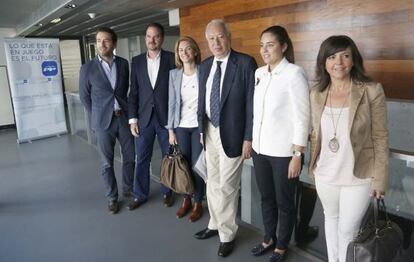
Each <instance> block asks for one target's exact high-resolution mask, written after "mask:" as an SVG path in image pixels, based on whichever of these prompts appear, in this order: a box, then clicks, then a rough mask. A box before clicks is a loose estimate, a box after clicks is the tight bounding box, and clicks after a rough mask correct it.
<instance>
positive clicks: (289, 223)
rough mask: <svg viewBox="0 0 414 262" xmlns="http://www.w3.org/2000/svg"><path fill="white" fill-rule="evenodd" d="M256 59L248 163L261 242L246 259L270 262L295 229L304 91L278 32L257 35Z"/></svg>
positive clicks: (305, 119)
mask: <svg viewBox="0 0 414 262" xmlns="http://www.w3.org/2000/svg"><path fill="white" fill-rule="evenodd" d="M260 54H261V56H262V58H263V61H264V63H265V64H266V65H264V66H262V67H260V68H258V69H257V70H256V73H255V79H256V86H255V90H254V102H253V141H252V144H253V154H252V157H253V164H254V169H255V174H256V182H257V185H258V187H259V191H260V194H261V201H262V216H263V224H264V228H265V236H264V240H263V242H261V243H260V244H258V245H257V246H255V247H254V248H253V249H252V250H251V253H252V255H254V256H260V255H262V254H264V253H265V252H266V251H268V250H271V249H273V253H272V255H271V257H270V261H271V262H276V261H282V260H283V259H284V258H285V255H286V251H287V247H288V244H289V241H290V237H291V235H292V231H293V227H294V225H295V219H296V209H295V191H296V186H297V183H298V176H299V174H300V171H301V167H302V161H303V157H302V156H303V152H304V149H305V146H306V144H307V139H308V126H309V118H310V112H309V111H310V107H309V87H308V82H307V79H306V76H305V72H304V71H303V69H302V68H301V67H299V66H297V65H295V64H293V63H294V55H293V46H292V42H291V40H290V38H289V36H288V33H287V32H286V30H285V29H284V28H283V27H281V26H272V27H269V28H267V29H266V30H264V31H263V32H262V34H261V38H260ZM277 228H279V230H278V232H277V233H276V229H277Z"/></svg>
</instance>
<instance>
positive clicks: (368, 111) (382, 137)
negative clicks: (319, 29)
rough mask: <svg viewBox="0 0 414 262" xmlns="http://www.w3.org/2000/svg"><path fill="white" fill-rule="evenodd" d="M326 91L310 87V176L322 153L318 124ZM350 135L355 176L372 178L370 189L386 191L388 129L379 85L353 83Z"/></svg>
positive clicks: (382, 92) (382, 93) (385, 110)
mask: <svg viewBox="0 0 414 262" xmlns="http://www.w3.org/2000/svg"><path fill="white" fill-rule="evenodd" d="M327 95H328V88H326V89H325V90H324V91H323V92H320V91H319V90H317V89H316V88H313V89H312V91H311V95H310V102H311V122H312V123H311V124H312V131H311V159H310V163H309V175H310V176H312V177H313V175H314V174H313V171H314V169H315V166H316V161H317V159H318V156H319V154H320V151H321V130H320V122H321V116H322V111H323V109H324V106H325V103H326V98H327ZM349 134H350V138H351V143H352V150H353V152H354V157H355V166H354V175H355V176H356V177H359V178H369V177H371V178H372V186H371V187H372V189H375V190H378V191H384V192H385V190H386V189H387V188H388V128H387V109H386V103H385V95H384V90H383V89H382V85H381V84H379V83H373V82H371V83H354V82H353V83H352V84H351V101H350V108H349Z"/></svg>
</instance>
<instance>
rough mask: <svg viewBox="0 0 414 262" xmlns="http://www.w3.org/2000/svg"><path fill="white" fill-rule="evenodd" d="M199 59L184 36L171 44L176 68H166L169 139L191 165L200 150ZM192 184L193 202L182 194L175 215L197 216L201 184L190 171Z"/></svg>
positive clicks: (192, 218)
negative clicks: (193, 187) (198, 116)
mask: <svg viewBox="0 0 414 262" xmlns="http://www.w3.org/2000/svg"><path fill="white" fill-rule="evenodd" d="M200 62H201V57H200V48H199V47H198V45H197V43H196V42H195V41H194V39H192V38H191V37H188V36H184V37H181V38H180V39H178V40H177V42H176V44H175V64H176V66H177V68H176V69H173V70H171V71H170V79H169V93H168V124H167V126H166V127H167V129H168V133H169V142H170V144H171V145H175V144H179V147H180V150H181V152H182V154H183V155H184V157H185V158H186V160H187V163H189V164H190V165H191V166H193V165H194V164H195V162H196V161H197V158H198V156H199V155H200V153H201V149H202V145H201V144H200V133H199V132H198V122H197V110H198V70H197V68H198V65H199V64H200ZM193 181H194V186H195V192H194V205H192V203H191V196H190V195H184V199H183V202H182V204H181V206H180V209H178V211H177V213H176V215H177V218H182V217H184V216H185V215H186V214H187V213H188V212H189V211H190V210H191V209H192V213H191V215H190V217H189V221H190V222H194V221H196V220H198V219H199V218H200V217H201V216H202V213H203V206H202V200H203V198H204V192H205V189H204V188H205V185H204V181H203V180H202V178H201V177H200V176H199V175H197V174H196V173H193Z"/></svg>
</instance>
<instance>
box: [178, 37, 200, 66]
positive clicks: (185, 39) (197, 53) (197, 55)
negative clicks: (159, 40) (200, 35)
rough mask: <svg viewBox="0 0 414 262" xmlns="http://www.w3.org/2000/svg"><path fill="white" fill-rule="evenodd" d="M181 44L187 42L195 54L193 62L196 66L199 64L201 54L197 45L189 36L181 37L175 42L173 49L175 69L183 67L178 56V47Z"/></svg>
mask: <svg viewBox="0 0 414 262" xmlns="http://www.w3.org/2000/svg"><path fill="white" fill-rule="evenodd" d="M181 42H188V43H189V44H190V47H191V49H193V51H194V52H195V57H194V62H195V64H196V65H199V64H200V63H201V52H200V48H199V47H198V45H197V42H196V41H195V40H194V39H193V38H191V37H189V36H182V37H180V38H179V39H178V40H177V42H175V47H174V50H175V65H176V66H177V68H182V67H183V61H181V59H180V55H179V54H178V47H179V45H180V43H181Z"/></svg>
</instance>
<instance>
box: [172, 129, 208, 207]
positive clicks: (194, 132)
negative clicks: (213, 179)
mask: <svg viewBox="0 0 414 262" xmlns="http://www.w3.org/2000/svg"><path fill="white" fill-rule="evenodd" d="M175 135H176V137H177V142H178V145H179V147H180V150H181V153H182V154H183V156H184V158H185V160H187V163H188V164H189V166H190V169H191V174H192V176H193V181H194V202H201V201H203V198H204V192H205V184H204V180H203V179H202V178H201V177H200V176H199V175H198V174H197V173H195V172H194V171H192V167H193V166H194V165H195V163H196V161H197V159H198V157H199V156H200V153H201V149H202V145H201V144H200V131H199V130H198V127H194V128H183V127H178V128H176V129H175Z"/></svg>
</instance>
